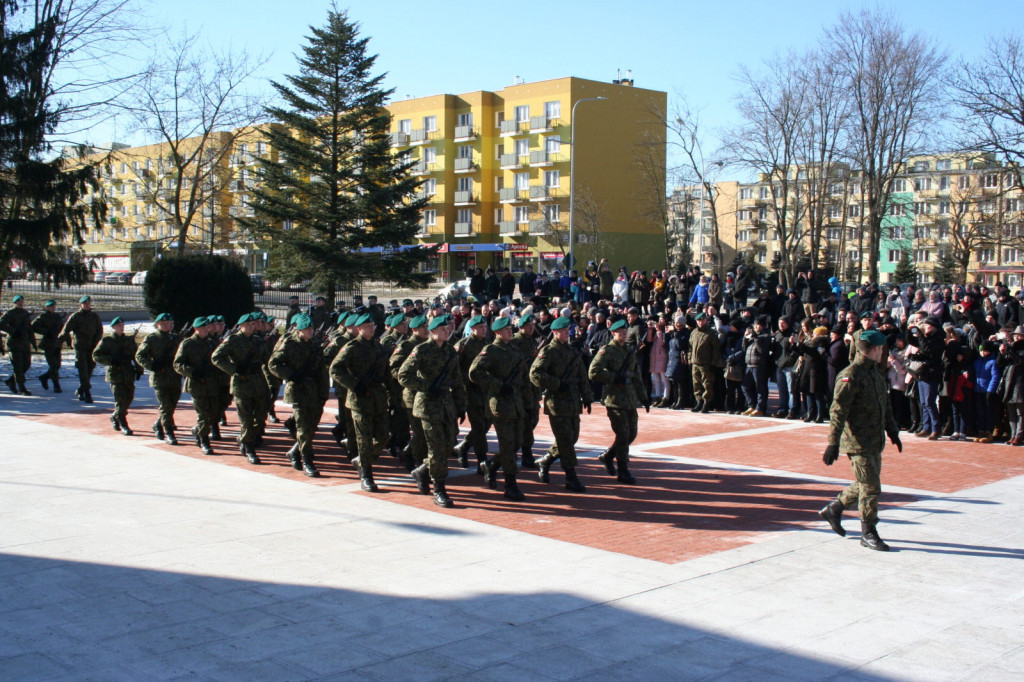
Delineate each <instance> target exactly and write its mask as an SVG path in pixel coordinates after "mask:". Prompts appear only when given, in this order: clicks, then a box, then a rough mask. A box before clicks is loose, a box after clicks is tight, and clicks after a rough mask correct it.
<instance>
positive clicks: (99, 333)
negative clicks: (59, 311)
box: [60, 296, 103, 403]
mask: <svg viewBox="0 0 1024 682" xmlns="http://www.w3.org/2000/svg"><path fill="white" fill-rule="evenodd" d="M60 335H61V338H62V339H64V341H65V342H66V343H67V344H68V345H69V346H70V345H71V338H72V337H74V348H75V367H76V368H77V369H78V390H76V391H75V395H77V396H78V399H79V400H82V401H85V402H87V403H91V402H92V371H93V370H94V369H96V362H95V361H94V360H93V359H92V352H93V351H94V350H96V346H97V344H99V342H100V339H101V338H103V323H102V322H100V316H99V315H97V314H96V313H95V312H94V311H93V309H92V298H90V297H89V296H83V297H82V298H80V299H78V310H76V311H75V312H73V313H71V316H70V317H69V318H68V321H67V322H65V323H64V329H63V330H62V331H61V333H60Z"/></svg>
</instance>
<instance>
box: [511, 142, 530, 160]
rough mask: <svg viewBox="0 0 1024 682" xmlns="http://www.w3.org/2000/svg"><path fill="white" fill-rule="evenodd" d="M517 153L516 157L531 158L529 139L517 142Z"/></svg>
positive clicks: (515, 152)
mask: <svg viewBox="0 0 1024 682" xmlns="http://www.w3.org/2000/svg"><path fill="white" fill-rule="evenodd" d="M514 147H515V151H514V152H513V153H514V154H515V155H516V156H529V154H530V141H529V140H527V139H525V138H524V139H522V140H516V141H515V145H514Z"/></svg>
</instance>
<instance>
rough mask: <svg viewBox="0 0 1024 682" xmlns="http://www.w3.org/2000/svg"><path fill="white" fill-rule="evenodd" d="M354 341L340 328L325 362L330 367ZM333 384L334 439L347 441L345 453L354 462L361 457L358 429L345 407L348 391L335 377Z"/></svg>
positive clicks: (325, 355)
mask: <svg viewBox="0 0 1024 682" xmlns="http://www.w3.org/2000/svg"><path fill="white" fill-rule="evenodd" d="M351 340H352V337H351V336H349V335H348V333H347V332H346V331H345V329H344V327H339V328H338V329H336V330H335V331H334V333H333V334H331V342H330V343H329V344H327V348H326V349H324V362H326V363H327V366H328V367H330V366H331V365H332V364H333V363H334V360H335V358H337V357H338V354H339V353H341V351H342V349H343V348H345V346H347V345H348V344H349V342H350V341H351ZM331 379H332V384H333V385H334V396H335V397H336V398H337V400H338V415H337V420H338V423H337V424H336V425H335V426H334V431H333V433H334V438H335V440H337V441H338V444H339V445H340V444H341V441H342V440H345V452H346V454H347V456H348V459H349V461H352V460H354V459H356V458H357V457H359V441H358V439H357V438H356V427H355V424H354V423H353V422H352V410H350V409H349V408H347V407H345V403H346V402H347V401H348V389H346V388H345V387H344V386H342V385H341V384H339V383H338V382H337V380H335V379H334V378H333V377H331Z"/></svg>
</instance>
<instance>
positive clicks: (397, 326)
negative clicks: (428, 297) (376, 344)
mask: <svg viewBox="0 0 1024 682" xmlns="http://www.w3.org/2000/svg"><path fill="white" fill-rule="evenodd" d="M384 326H385V327H386V329H387V330H386V331H385V332H384V334H383V335H382V336H381V337H380V347H381V348H382V349H383V350H384V355H385V357H386V358H387V362H388V372H387V382H386V383H387V389H388V410H389V413H390V416H389V419H388V431H390V432H391V441H390V443H389V444H388V450H389V451H390V452H391V456H392V457H395V458H396V459H398V461H400V462H401V463H402V465H403V466H405V468H406V470H407V471H408V470H411V469H412V466H411V462H408V461H407V459H406V458H407V456H408V453H407V452H406V451H405V449H406V448H407V447H408V445H409V410H407V409H406V408H405V404H404V403H402V385H401V384H400V383H398V379H397V378H396V377H395V376H394V374H392V373H391V355H392V354H393V353H394V352H395V349H396V348H398V344H400V343H401V342H402V341H403V340H404V339H405V335H406V333H408V331H409V323H408V322H406V320H405V316H404V315H398V314H396V315H391V316H389V317H387V318H386V319H385V320H384Z"/></svg>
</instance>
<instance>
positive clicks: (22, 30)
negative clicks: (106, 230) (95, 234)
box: [0, 0, 104, 284]
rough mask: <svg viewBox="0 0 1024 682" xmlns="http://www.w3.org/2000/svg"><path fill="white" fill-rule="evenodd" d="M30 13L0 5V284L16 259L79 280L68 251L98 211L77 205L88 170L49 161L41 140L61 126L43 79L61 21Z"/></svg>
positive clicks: (8, 1) (81, 271)
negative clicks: (87, 222)
mask: <svg viewBox="0 0 1024 682" xmlns="http://www.w3.org/2000/svg"><path fill="white" fill-rule="evenodd" d="M32 12H33V10H32V7H31V5H28V6H25V5H22V4H20V3H17V2H14V1H13V0H0V281H2V279H3V278H4V277H6V276H7V273H8V272H9V271H10V268H11V265H12V264H13V263H14V262H18V263H19V264H20V265H21V267H22V268H25V269H30V270H35V271H38V272H42V273H46V274H49V275H52V277H53V280H54V282H56V283H58V284H59V283H61V282H80V281H83V280H84V277H85V267H84V265H83V264H82V263H81V261H80V260H79V259H78V258H76V256H75V252H74V251H73V250H72V249H71V246H72V245H73V244H75V243H80V242H81V234H82V232H83V231H84V230H85V228H86V219H87V218H88V217H89V215H90V214H91V215H92V218H93V219H94V220H101V219H102V216H103V212H104V206H103V204H102V202H99V201H97V202H93V203H90V204H86V202H84V201H83V198H84V197H85V195H86V194H87V191H88V190H89V189H96V188H97V187H98V185H97V182H96V174H95V169H94V168H93V167H90V166H84V165H82V164H81V163H79V162H78V161H77V160H76V159H73V158H68V157H65V156H58V157H56V158H54V157H53V153H52V149H51V147H50V145H49V143H48V141H47V135H49V134H50V133H52V132H53V131H54V130H55V129H56V127H57V125H58V124H59V122H60V114H59V113H58V111H59V108H58V107H57V106H55V103H54V102H53V101H52V100H53V92H52V90H51V85H50V84H49V80H48V78H47V74H48V73H49V72H50V70H51V69H52V67H53V54H54V49H55V44H56V41H57V40H58V35H59V33H60V31H61V30H62V26H63V21H64V18H63V16H62V15H60V14H59V13H43V14H40V15H39V17H38V18H33V14H32ZM94 196H95V195H94Z"/></svg>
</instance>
